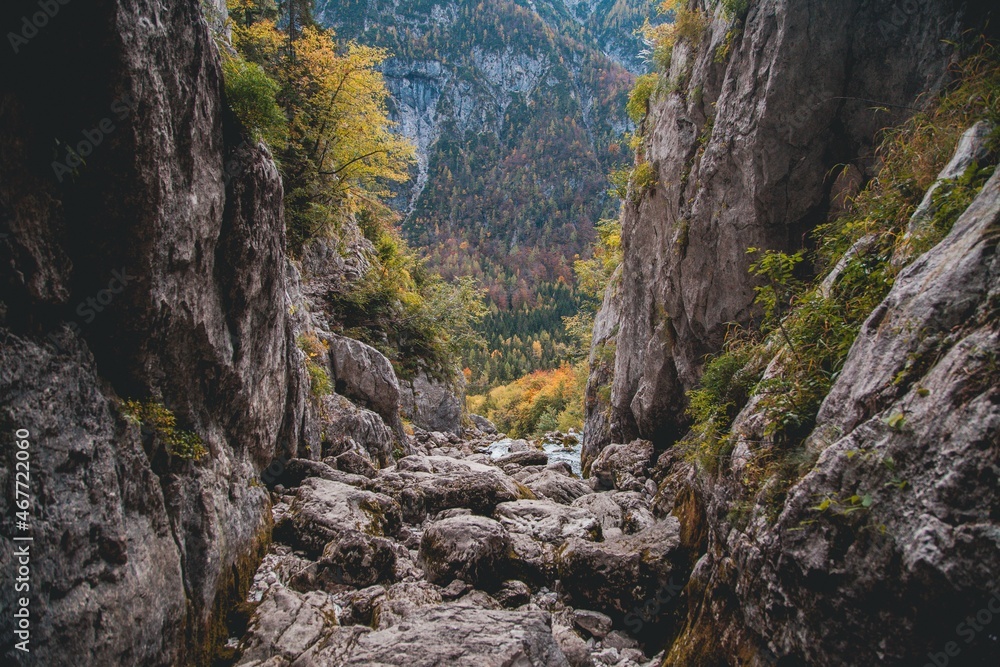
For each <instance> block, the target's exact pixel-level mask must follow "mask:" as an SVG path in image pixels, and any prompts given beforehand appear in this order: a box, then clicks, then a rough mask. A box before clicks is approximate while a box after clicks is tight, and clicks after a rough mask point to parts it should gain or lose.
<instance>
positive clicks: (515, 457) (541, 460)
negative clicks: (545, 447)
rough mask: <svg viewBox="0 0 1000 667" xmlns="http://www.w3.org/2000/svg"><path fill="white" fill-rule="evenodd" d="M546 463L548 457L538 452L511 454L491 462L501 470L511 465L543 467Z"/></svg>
mask: <svg viewBox="0 0 1000 667" xmlns="http://www.w3.org/2000/svg"><path fill="white" fill-rule="evenodd" d="M548 462H549V455H548V454H546V453H545V452H543V451H540V450H535V451H528V452H511V453H510V454H504V455H503V456H501V457H500V458H498V459H495V460H494V461H493V463H495V464H496V465H498V466H500V467H501V468H502V467H504V466H506V465H508V464H511V463H513V464H515V465H519V466H543V465H546V464H547V463H548Z"/></svg>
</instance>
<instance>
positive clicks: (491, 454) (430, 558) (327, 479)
mask: <svg viewBox="0 0 1000 667" xmlns="http://www.w3.org/2000/svg"><path fill="white" fill-rule="evenodd" d="M413 442H414V445H415V447H416V449H417V450H418V451H419V453H417V454H413V455H410V456H406V457H404V458H402V459H400V460H399V461H397V462H396V463H395V465H392V466H389V467H386V468H383V469H381V470H375V469H374V468H372V467H371V465H370V464H368V463H367V461H366V459H365V458H364V457H362V456H360V455H356V454H354V455H352V452H348V453H346V454H342V455H340V456H338V457H335V458H328V459H325V460H324V462H318V461H306V460H301V459H294V460H292V461H290V462H289V463H288V465H287V467H286V469H285V470H284V471H283V473H282V474H281V476H280V477H279V478H278V480H277V483H276V484H275V486H274V488H273V491H272V497H273V498H274V500H275V504H274V519H275V530H274V535H275V542H274V544H273V545H272V546H271V548H270V550H269V552H268V555H267V556H266V558H265V559H264V562H263V563H262V564H261V567H260V569H259V570H258V572H257V574H256V576H255V577H254V584H253V587H252V589H251V591H250V595H249V600H248V601H249V602H250V603H252V604H254V605H257V604H258V603H259V606H256V608H255V610H254V612H253V615H252V617H251V619H250V622H249V627H248V630H247V632H246V635H245V636H243V637H241V638H238V637H233V638H232V639H231V641H230V647H231V648H233V649H235V648H236V647H237V646H241V647H242V649H243V651H242V655H241V656H240V657H239V659H238V662H237V664H239V665H241V666H244V667H249V666H262V665H265V664H266V665H269V666H275V667H276V666H278V665H282V666H283V665H292V664H294V665H305V664H316V665H321V664H337V665H374V664H379V665H407V666H414V665H445V664H448V665H469V666H470V667H471V666H472V665H476V666H480V665H498V666H499V665H522V664H524V665H528V664H536V665H542V664H544V665H552V666H559V665H572V666H573V667H583V666H585V665H587V666H596V665H618V666H619V667H638V666H643V667H645V666H649V667H652V666H653V665H659V664H660V663H661V662H662V658H663V655H662V653H661V654H660V655H658V656H653V655H648V654H647V653H646V652H644V650H643V649H644V648H645V649H646V650H647V651H651V650H652V648H653V647H651V646H643V644H642V643H641V641H642V640H643V639H644V638H648V637H649V635H650V632H649V631H650V629H652V628H654V627H656V626H662V625H663V622H664V620H665V619H667V618H668V617H669V616H670V613H671V612H672V610H673V609H674V608H675V607H676V604H677V601H678V600H677V596H678V594H679V592H680V589H681V586H680V585H678V584H679V582H680V579H679V575H678V574H677V573H675V572H674V569H675V564H674V562H673V559H674V558H675V557H676V555H677V554H676V551H677V546H678V544H679V540H678V535H677V533H678V521H677V519H675V518H672V517H671V518H664V517H658V516H656V515H655V510H654V502H653V495H654V493H655V490H656V484H655V483H654V482H652V481H651V480H648V479H647V478H645V477H644V476H643V475H644V474H645V469H646V467H647V466H648V465H649V464H650V463H651V461H650V458H651V456H652V447H651V446H650V445H649V444H648V443H643V442H636V443H633V444H632V445H629V446H628V448H624V449H614V450H612V449H609V450H607V451H608V452H609V455H608V456H602V457H600V458H599V459H598V460H597V461H596V462H595V463H594V465H593V476H592V477H591V478H590V479H588V480H582V479H580V478H579V476H578V471H579V451H580V448H579V444H580V443H579V439H578V437H577V436H576V435H574V434H569V435H564V434H561V433H552V434H548V435H547V436H546V437H545V438H543V439H541V440H539V441H538V442H537V443H529V442H527V441H525V440H511V439H509V438H503V437H501V435H500V434H496V433H495V432H494V433H492V434H488V433H485V432H483V431H480V430H478V429H472V430H468V431H467V433H466V436H465V437H464V438H460V437H458V436H456V435H453V434H442V433H438V432H431V433H428V432H426V431H420V430H417V431H416V436H415V437H414V438H413ZM647 591H658V592H659V598H660V599H658V600H656V599H654V600H645V599H642V597H643V595H645V592H647ZM543 612H548V614H546V613H543ZM549 614H551V616H549Z"/></svg>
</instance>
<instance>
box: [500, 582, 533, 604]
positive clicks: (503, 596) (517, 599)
mask: <svg viewBox="0 0 1000 667" xmlns="http://www.w3.org/2000/svg"><path fill="white" fill-rule="evenodd" d="M493 597H494V599H496V601H497V602H499V603H500V604H501V605H502V606H504V607H507V608H508V609H513V608H514V607H520V606H521V605H523V604H527V603H528V602H530V601H531V589H530V588H528V584H526V583H524V582H523V581H520V580H518V579H508V580H507V581H505V582H503V584H502V585H501V586H500V589H499V590H498V591H497V592H496V593H494V594H493Z"/></svg>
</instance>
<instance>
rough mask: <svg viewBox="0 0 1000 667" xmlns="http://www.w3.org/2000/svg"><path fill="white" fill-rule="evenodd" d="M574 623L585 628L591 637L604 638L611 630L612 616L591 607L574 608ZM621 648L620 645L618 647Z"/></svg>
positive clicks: (582, 628)
mask: <svg viewBox="0 0 1000 667" xmlns="http://www.w3.org/2000/svg"><path fill="white" fill-rule="evenodd" d="M572 616H573V625H575V626H576V627H578V628H580V629H581V630H584V631H585V632H586V633H587V634H589V635H590V636H591V637H596V638H597V639H604V637H605V636H606V635H607V634H608V633H609V632H611V617H610V616H607V615H605V614H602V613H601V612H599V611H590V610H589V609H575V610H573V614H572ZM618 648H620V647H618Z"/></svg>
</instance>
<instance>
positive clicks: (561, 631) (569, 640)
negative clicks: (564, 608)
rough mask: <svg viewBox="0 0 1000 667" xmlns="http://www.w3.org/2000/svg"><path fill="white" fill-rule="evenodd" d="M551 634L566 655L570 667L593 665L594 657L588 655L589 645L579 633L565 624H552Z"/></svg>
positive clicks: (591, 666) (590, 666) (588, 666)
mask: <svg viewBox="0 0 1000 667" xmlns="http://www.w3.org/2000/svg"><path fill="white" fill-rule="evenodd" d="M552 636H553V637H554V638H555V640H556V643H557V644H559V648H560V649H561V650H562V652H563V654H564V655H565V656H566V660H568V661H569V664H570V665H571V667H594V659H593V658H592V657H591V655H590V647H589V646H587V642H585V641H583V639H581V638H580V635H578V634H576V632H574V631H573V628H571V627H569V626H567V625H555V624H553V626H552Z"/></svg>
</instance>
